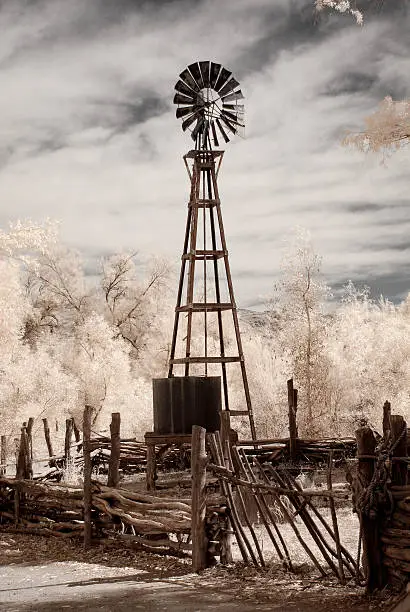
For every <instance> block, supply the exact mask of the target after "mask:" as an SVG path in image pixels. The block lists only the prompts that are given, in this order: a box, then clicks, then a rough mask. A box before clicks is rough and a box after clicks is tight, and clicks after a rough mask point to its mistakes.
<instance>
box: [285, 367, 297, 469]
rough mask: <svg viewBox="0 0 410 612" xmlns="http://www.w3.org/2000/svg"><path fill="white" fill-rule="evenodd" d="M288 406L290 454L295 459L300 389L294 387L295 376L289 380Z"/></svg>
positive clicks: (292, 459) (291, 458)
mask: <svg viewBox="0 0 410 612" xmlns="http://www.w3.org/2000/svg"><path fill="white" fill-rule="evenodd" d="M287 384H288V408H289V455H290V460H291V461H294V460H295V459H296V456H297V445H298V427H297V422H296V412H297V401H298V399H297V398H298V390H297V389H294V388H293V378H290V379H289V380H288V383H287Z"/></svg>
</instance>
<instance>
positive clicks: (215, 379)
mask: <svg viewBox="0 0 410 612" xmlns="http://www.w3.org/2000/svg"><path fill="white" fill-rule="evenodd" d="M152 387H153V406H154V433H158V434H190V433H191V431H192V425H200V426H201V427H204V428H205V429H206V430H207V431H217V430H218V429H219V424H220V419H219V412H220V410H221V377H220V376H173V377H171V378H154V379H153V381H152Z"/></svg>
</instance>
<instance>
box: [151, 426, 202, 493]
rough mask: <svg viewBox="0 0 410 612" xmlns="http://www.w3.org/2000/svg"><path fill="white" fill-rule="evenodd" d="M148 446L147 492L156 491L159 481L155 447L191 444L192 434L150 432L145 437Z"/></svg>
mask: <svg viewBox="0 0 410 612" xmlns="http://www.w3.org/2000/svg"><path fill="white" fill-rule="evenodd" d="M144 438H145V444H146V445H147V480H146V483H147V491H155V489H156V484H155V483H156V480H157V453H156V451H155V446H160V447H164V446H171V445H172V444H175V445H177V446H179V445H180V444H191V439H192V435H191V434H175V433H174V434H158V433H155V432H152V431H148V432H147V433H146V434H145V436H144Z"/></svg>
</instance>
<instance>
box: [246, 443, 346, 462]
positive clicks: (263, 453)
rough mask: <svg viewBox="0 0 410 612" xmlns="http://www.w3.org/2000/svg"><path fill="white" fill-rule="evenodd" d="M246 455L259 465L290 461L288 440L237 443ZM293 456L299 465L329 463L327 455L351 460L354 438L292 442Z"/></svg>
mask: <svg viewBox="0 0 410 612" xmlns="http://www.w3.org/2000/svg"><path fill="white" fill-rule="evenodd" d="M238 446H239V447H241V448H243V450H244V452H245V453H246V455H248V456H249V457H256V458H257V459H258V460H259V461H260V462H261V463H265V462H269V463H279V462H286V461H289V460H290V441H289V438H274V439H270V440H258V441H257V442H256V444H255V441H252V440H245V441H241V442H239V443H238ZM294 446H295V454H294V457H293V461H295V462H299V463H304V462H308V463H314V464H325V465H327V463H328V461H329V453H330V452H332V453H333V457H334V459H335V460H337V459H339V458H342V457H343V458H353V457H355V455H356V449H357V444H356V440H355V439H354V438H343V439H340V438H339V439H334V438H324V439H322V440H304V439H302V438H297V439H296V440H294Z"/></svg>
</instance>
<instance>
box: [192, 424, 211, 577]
mask: <svg viewBox="0 0 410 612" xmlns="http://www.w3.org/2000/svg"><path fill="white" fill-rule="evenodd" d="M205 436H206V430H205V429H204V428H203V427H199V425H193V426H192V444H191V474H192V519H191V537H192V569H193V571H194V572H200V571H201V570H203V569H205V568H206V557H207V545H208V543H207V538H206V535H205V513H206V496H205V482H206V463H207V457H206V451H205Z"/></svg>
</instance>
